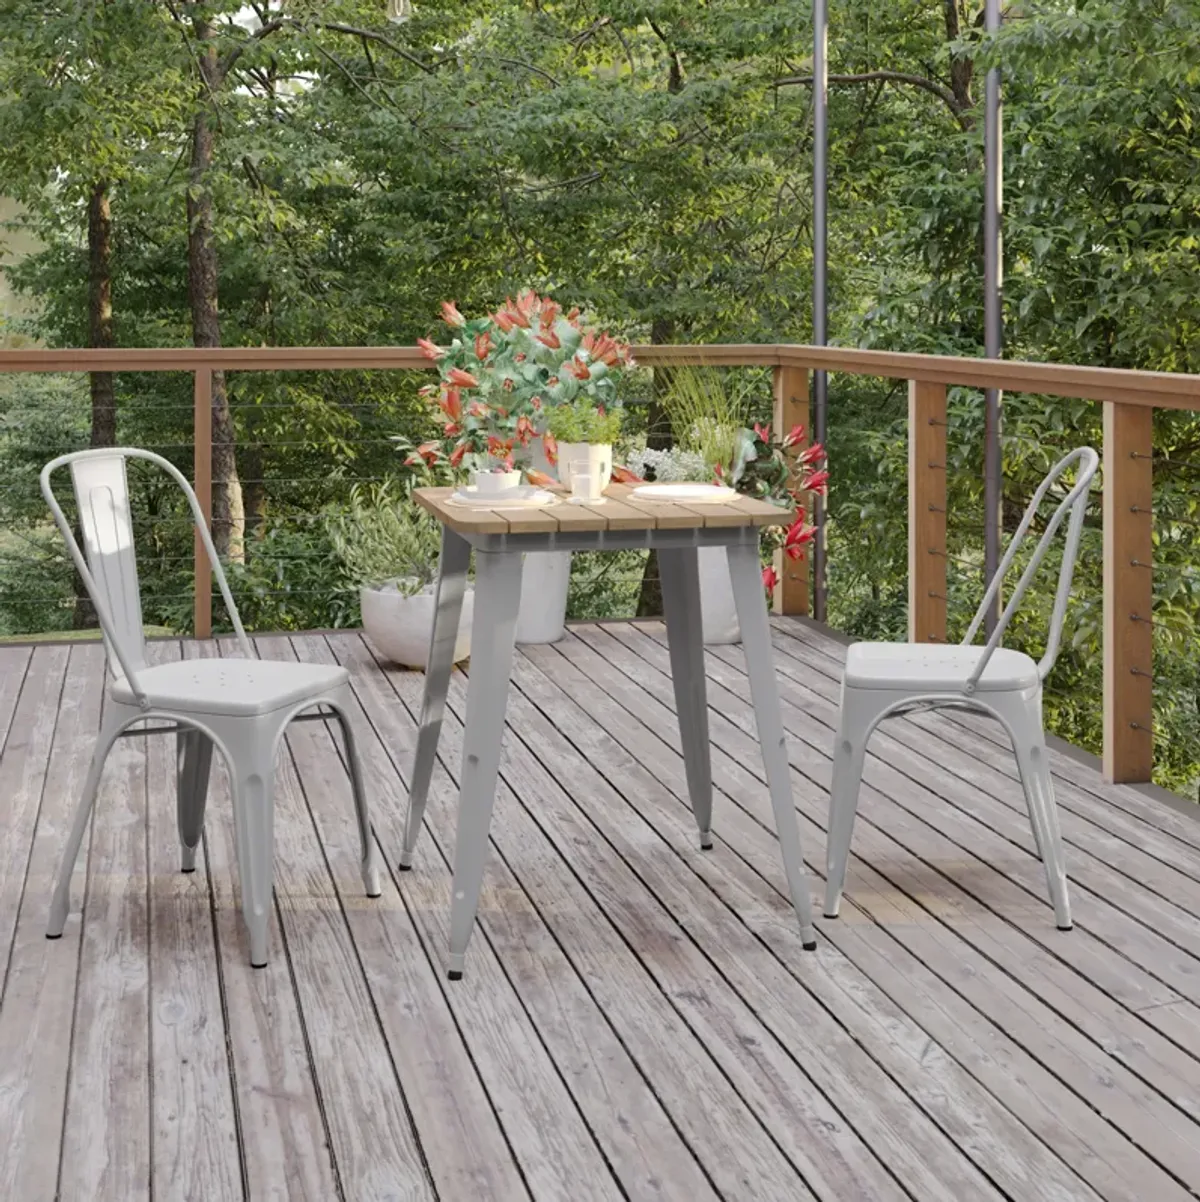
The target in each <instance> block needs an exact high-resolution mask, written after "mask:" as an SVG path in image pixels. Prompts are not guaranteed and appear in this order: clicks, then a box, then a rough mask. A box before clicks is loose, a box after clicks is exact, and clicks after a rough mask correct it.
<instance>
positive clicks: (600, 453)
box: [558, 442, 612, 491]
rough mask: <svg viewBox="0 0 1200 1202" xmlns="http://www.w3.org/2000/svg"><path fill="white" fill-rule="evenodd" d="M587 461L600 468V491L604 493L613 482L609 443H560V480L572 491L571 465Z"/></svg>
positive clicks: (610, 446)
mask: <svg viewBox="0 0 1200 1202" xmlns="http://www.w3.org/2000/svg"><path fill="white" fill-rule="evenodd" d="M581 459H586V460H587V462H588V463H589V464H590V465H592V466H593V467H594V466H596V465H597V464H598V465H599V467H600V489H601V491H603V490H604V489H606V488H607V487H608V486H609V484H610V483H611V482H612V443H609V442H560V443H559V444H558V478H559V481H560V482H561V483H562V484H563V485H565V486H566V488H568V489H570V487H571V464H572V463H574V462H576V461H577V460H581Z"/></svg>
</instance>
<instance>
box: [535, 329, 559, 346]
mask: <svg viewBox="0 0 1200 1202" xmlns="http://www.w3.org/2000/svg"><path fill="white" fill-rule="evenodd" d="M537 340H538V342H540V343H541V344H542V345H543V346H548V347H549V348H550V349H551V350H552V351H556V350H558V349H559V347H561V346H562V343H561V342H559V340H558V335H557V334H556V333H555V332H554V331H553V330H542V331H541V332H540V333H539V334H538V335H537Z"/></svg>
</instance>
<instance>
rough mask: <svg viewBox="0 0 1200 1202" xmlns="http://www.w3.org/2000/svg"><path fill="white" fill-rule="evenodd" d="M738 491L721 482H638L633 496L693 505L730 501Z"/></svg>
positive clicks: (642, 499) (640, 498) (646, 499)
mask: <svg viewBox="0 0 1200 1202" xmlns="http://www.w3.org/2000/svg"><path fill="white" fill-rule="evenodd" d="M737 495H738V492H737V490H736V489H733V488H726V487H725V485H723V484H639V485H638V486H637V488H635V489H634V490H633V496H634V497H636V498H637V499H638V500H639V501H681V502H687V503H689V504H692V505H695V504H696V503H697V502H699V503H700V504H705V503H708V502H713V501H732V500H733V499H734V498H735V497H736V496H737Z"/></svg>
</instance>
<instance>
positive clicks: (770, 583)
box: [762, 567, 779, 593]
mask: <svg viewBox="0 0 1200 1202" xmlns="http://www.w3.org/2000/svg"><path fill="white" fill-rule="evenodd" d="M762 582H763V588H765V589H766V590H767V592H768V593H773V592H774V591H775V586H776V585H777V584H778V583H779V573H778V572H776V571H775V569H774V568H772V567H766V568H763V572H762Z"/></svg>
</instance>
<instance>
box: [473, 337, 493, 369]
mask: <svg viewBox="0 0 1200 1202" xmlns="http://www.w3.org/2000/svg"><path fill="white" fill-rule="evenodd" d="M491 349H492V336H491V334H489V333H488V332H487V330H484V332H483V333H482V334H476V335H475V358H476V359H478V360H479V362H480V363H482V362H483V361H484V360H485V359H486V358H487V357H488V352H489V351H490V350H491Z"/></svg>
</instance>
